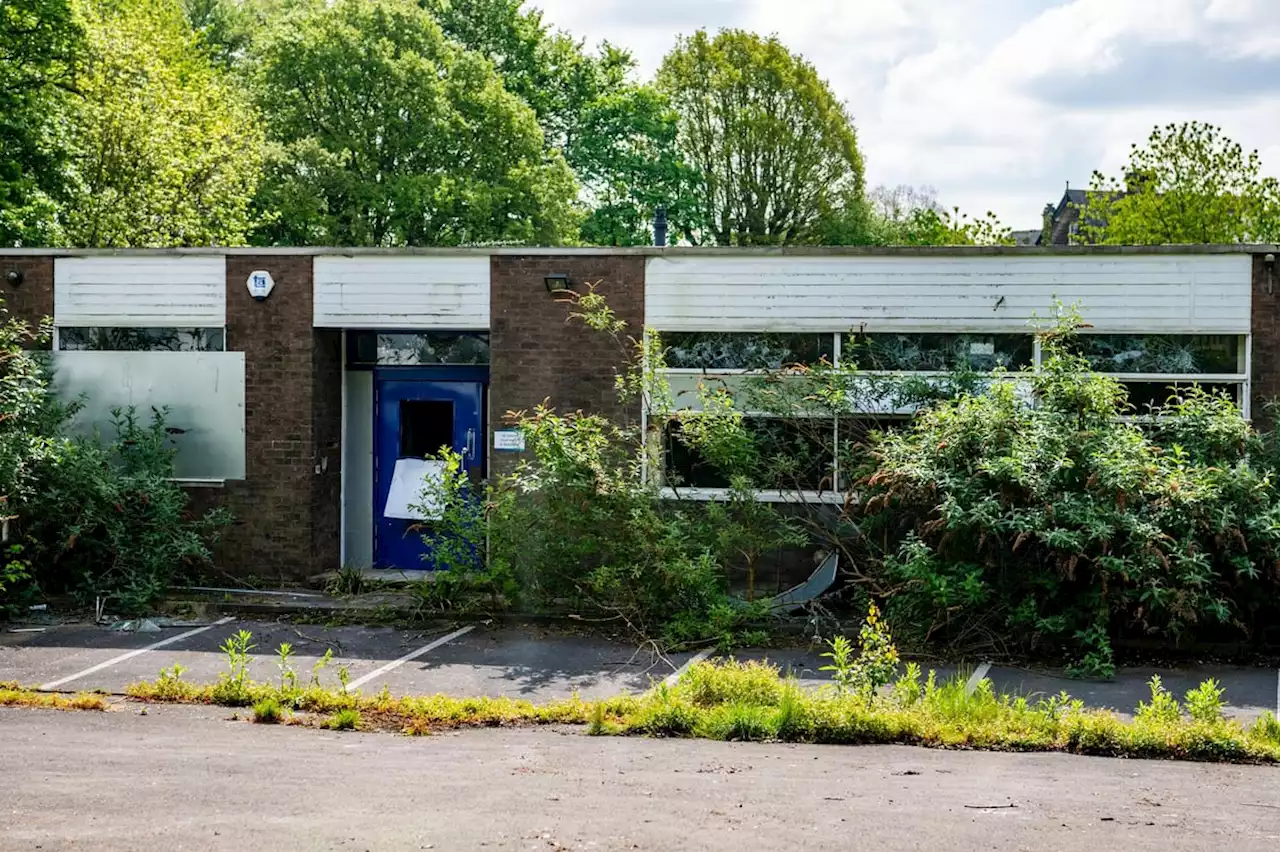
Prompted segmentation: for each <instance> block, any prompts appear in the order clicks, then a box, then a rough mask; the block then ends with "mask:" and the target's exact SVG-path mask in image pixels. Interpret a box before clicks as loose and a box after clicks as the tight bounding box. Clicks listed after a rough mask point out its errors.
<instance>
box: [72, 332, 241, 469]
mask: <svg viewBox="0 0 1280 852" xmlns="http://www.w3.org/2000/svg"><path fill="white" fill-rule="evenodd" d="M244 363H245V361H244V353H243V352H55V353H53V365H54V382H55V385H54V387H55V390H56V391H57V394H58V396H59V398H61V399H64V400H67V401H71V400H77V399H83V401H84V407H83V408H81V409H80V410H79V411H78V412H77V413H76V415H75V418H74V419H73V420H72V424H71V425H72V429H73V430H75V431H76V432H78V433H80V434H86V435H87V434H91V433H92V432H93V430H94V428H95V427H96V428H97V429H98V430H99V431H100V432H101V433H102V435H103V437H104V438H110V437H113V432H112V428H111V410H112V409H113V408H127V407H129V406H134V407H135V408H136V409H137V413H138V420H139V422H141V423H144V424H147V423H150V422H151V409H152V408H158V409H159V408H164V409H168V411H167V414H166V416H165V421H166V423H168V425H169V426H170V427H173V428H175V429H180V430H182V431H181V432H176V433H174V436H173V444H174V447H175V448H176V449H177V451H178V453H177V456H176V457H175V458H174V473H175V474H176V476H177V478H179V479H244V465H245V444H244Z"/></svg>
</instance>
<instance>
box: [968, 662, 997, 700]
mask: <svg viewBox="0 0 1280 852" xmlns="http://www.w3.org/2000/svg"><path fill="white" fill-rule="evenodd" d="M989 671H991V663H990V662H988V661H986V660H983V661H982V663H981V664H980V665H979V666H978V667H977V668H976V669H974V670H973V674H971V675H969V680H968V681H967V682H966V683H965V685H964V694H965V695H973V693H974V691H975V690H977V688H978V684H980V683H982V679H983V678H984V677H986V676H987V672H989Z"/></svg>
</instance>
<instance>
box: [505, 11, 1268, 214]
mask: <svg viewBox="0 0 1280 852" xmlns="http://www.w3.org/2000/svg"><path fill="white" fill-rule="evenodd" d="M530 2H531V4H532V5H534V6H538V7H540V8H542V9H543V10H544V13H545V16H546V19H547V20H548V21H549V22H550V23H552V24H554V25H555V26H557V27H560V28H563V29H567V30H569V31H571V32H573V33H574V34H575V35H577V36H579V37H581V38H584V39H586V40H587V42H588V43H595V42H598V41H600V40H603V39H608V40H609V41H612V42H614V43H616V44H619V45H624V46H627V47H629V48H630V49H631V50H632V51H633V52H634V53H635V55H636V58H637V59H638V60H639V62H640V66H641V69H642V71H643V73H645V74H646V75H649V74H652V72H653V71H654V70H655V69H656V68H657V66H658V65H659V63H660V62H661V60H662V56H663V54H664V53H665V52H666V51H667V50H668V49H669V48H670V47H671V45H672V43H673V42H674V40H675V37H676V36H677V35H678V34H680V33H689V32H692V31H694V30H696V29H699V28H704V27H705V28H708V29H711V30H715V29H718V28H721V27H741V28H744V29H750V30H755V31H757V32H760V33H766V34H768V33H774V34H777V35H778V36H779V37H780V38H781V39H782V40H783V42H785V43H786V44H787V45H788V46H789V47H790V48H791V49H792V50H796V51H799V52H800V53H802V54H804V55H805V56H806V57H807V58H808V59H809V60H810V61H812V62H813V63H814V64H815V65H816V66H817V68H818V71H819V72H820V73H821V74H822V76H823V77H825V78H826V79H827V80H828V81H829V82H830V83H831V85H832V87H833V88H834V89H835V91H836V93H837V95H839V96H840V97H841V98H843V99H844V100H845V101H846V102H847V103H848V105H849V109H850V112H851V114H852V115H853V117H854V121H855V123H856V126H857V130H858V133H859V136H860V139H861V143H862V148H863V152H864V154H865V155H866V159H867V183H868V186H875V185H877V184H887V185H894V184H900V183H908V184H914V185H929V186H933V187H935V188H936V189H937V191H938V196H939V199H940V200H941V201H942V202H943V203H944V204H947V205H949V206H950V205H959V206H960V207H961V208H962V209H964V210H966V211H973V212H979V213H980V212H983V211H986V210H988V209H989V210H993V211H995V212H996V213H997V214H998V215H999V216H1000V218H1001V219H1002V220H1004V221H1005V223H1006V224H1008V225H1009V226H1011V227H1014V228H1029V227H1037V226H1038V225H1039V219H1040V211H1041V209H1042V208H1043V207H1044V205H1045V203H1046V202H1048V201H1054V202H1056V201H1057V200H1058V199H1059V198H1060V197H1061V195H1062V190H1063V188H1064V186H1065V184H1066V182H1067V181H1070V182H1071V184H1072V185H1073V186H1085V185H1087V183H1088V180H1089V175H1090V174H1091V173H1092V171H1093V170H1094V169H1095V168H1101V169H1102V170H1103V171H1105V172H1107V173H1115V172H1117V171H1119V168H1120V166H1121V165H1122V164H1123V163H1124V161H1125V159H1126V153H1127V151H1128V149H1129V145H1130V144H1131V143H1132V142H1135V141H1140V140H1143V139H1145V138H1146V136H1147V134H1148V133H1149V132H1150V129H1151V127H1152V126H1153V125H1154V124H1158V123H1166V122H1171V121H1184V120H1189V119H1198V120H1201V121H1210V122H1214V123H1216V124H1219V125H1221V126H1222V127H1223V129H1224V131H1225V132H1226V133H1227V134H1228V135H1230V136H1232V137H1233V138H1235V139H1236V140H1238V141H1239V142H1241V143H1242V144H1243V145H1245V146H1246V147H1248V148H1257V149H1258V150H1259V151H1260V152H1261V154H1262V159H1263V166H1264V168H1265V169H1266V170H1267V171H1268V173H1270V174H1278V175H1280V0H530Z"/></svg>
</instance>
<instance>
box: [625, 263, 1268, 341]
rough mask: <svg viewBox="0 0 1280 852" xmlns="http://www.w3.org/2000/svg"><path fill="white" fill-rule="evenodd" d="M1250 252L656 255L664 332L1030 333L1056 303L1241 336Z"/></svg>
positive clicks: (1093, 320) (1088, 314)
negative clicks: (1034, 321) (861, 330)
mask: <svg viewBox="0 0 1280 852" xmlns="http://www.w3.org/2000/svg"><path fill="white" fill-rule="evenodd" d="M1250 276H1251V259H1250V257H1249V256H1248V255H1158V254H1149V255H1112V256H1105V257H1099V256H1084V255H1081V256H1069V255H1066V256H1064V255H1041V256H1022V257H1019V256H1014V255H1005V256H1001V255H992V256H983V257H960V256H946V255H940V256H936V257H910V256H900V257H895V256H863V257H813V256H808V257H806V256H790V257H788V256H773V257H726V256H723V255H713V256H708V257H655V258H650V259H649V261H648V264H647V266H646V270H645V324H646V325H648V326H649V327H651V328H656V329H659V330H662V331H783V330H796V331H799V330H814V331H843V330H847V329H850V328H858V327H859V326H863V325H865V327H866V329H867V330H868V331H881V330H893V331H921V332H924V331H956V330H970V331H989V332H1019V331H1022V332H1025V331H1026V330H1027V328H1028V323H1029V322H1030V321H1031V320H1032V318H1033V316H1038V317H1042V318H1047V317H1048V316H1049V315H1050V313H1051V311H1052V309H1053V304H1054V300H1055V299H1057V300H1059V301H1061V302H1063V303H1065V304H1073V303H1077V302H1078V303H1079V305H1080V310H1081V313H1082V314H1083V317H1084V320H1085V321H1086V322H1088V323H1090V324H1092V325H1093V326H1094V328H1095V329H1097V330H1098V331H1107V332H1124V331H1133V332H1146V333H1154V332H1164V333H1217V334H1248V333H1249V330H1250V328H1249V326H1250V319H1249V316H1250Z"/></svg>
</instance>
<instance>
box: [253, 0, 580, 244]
mask: <svg viewBox="0 0 1280 852" xmlns="http://www.w3.org/2000/svg"><path fill="white" fill-rule="evenodd" d="M255 50H256V51H257V53H258V56H257V62H258V78H257V86H256V89H257V91H258V93H259V98H260V101H261V106H262V109H263V111H264V113H265V116H266V119H265V120H266V126H267V127H268V132H269V134H270V139H271V142H272V145H273V153H272V156H271V160H270V164H269V168H268V175H267V179H266V181H265V183H264V186H263V191H262V192H261V193H259V198H258V203H259V205H260V207H261V209H263V210H264V211H271V212H272V213H273V214H274V219H273V221H272V222H270V223H269V224H268V225H267V226H265V227H264V228H262V229H261V230H260V231H259V233H258V235H257V239H259V240H261V241H264V242H271V243H284V244H304V245H305V244H316V243H329V244H338V245H342V244H351V245H387V246H395V245H457V244H461V243H476V242H492V241H515V242H522V243H542V244H556V243H560V242H563V241H564V240H566V239H568V238H571V237H572V236H573V235H574V234H575V232H576V214H575V211H574V209H573V200H574V196H575V193H576V185H575V183H574V180H573V175H572V173H571V172H570V170H569V168H568V166H567V165H566V164H565V162H564V158H563V157H562V156H561V155H560V154H559V153H558V152H554V151H552V152H548V151H547V150H546V149H545V147H544V145H543V134H542V130H541V128H540V127H539V126H538V121H537V117H536V116H535V114H534V112H533V110H532V109H530V108H529V107H528V106H527V105H526V104H524V103H522V102H521V101H520V99H519V98H517V97H516V96H514V95H513V94H511V93H510V92H508V91H507V90H506V89H504V88H503V83H502V80H501V78H500V77H499V76H498V74H497V73H496V72H495V70H494V67H493V64H492V63H491V62H490V61H489V60H488V59H486V58H484V57H483V56H481V55H479V54H478V53H475V52H473V51H469V50H466V49H465V48H463V47H461V46H460V45H458V44H457V43H456V42H454V41H452V40H450V39H448V38H446V36H445V35H444V33H443V31H442V30H441V29H440V26H439V25H438V24H437V23H436V21H435V20H434V18H433V17H432V16H431V14H430V13H428V12H426V11H424V10H423V9H421V8H420V7H418V6H417V5H415V4H414V3H412V2H410V0H382V2H375V0H334V2H332V3H325V2H320V0H307V2H303V3H300V4H298V5H296V6H295V8H294V9H293V10H291V12H290V13H289V14H288V15H286V16H285V17H284V18H283V19H281V20H280V21H279V23H278V24H277V25H276V26H275V27H274V28H273V29H272V30H271V31H270V32H269V33H268V34H266V35H265V36H264V37H263V40H262V42H261V43H260V44H259V45H258V46H257V47H256V48H255Z"/></svg>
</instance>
